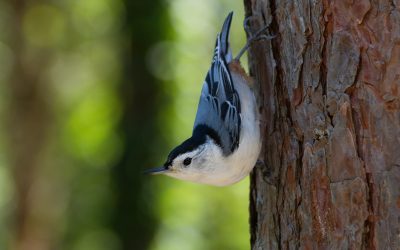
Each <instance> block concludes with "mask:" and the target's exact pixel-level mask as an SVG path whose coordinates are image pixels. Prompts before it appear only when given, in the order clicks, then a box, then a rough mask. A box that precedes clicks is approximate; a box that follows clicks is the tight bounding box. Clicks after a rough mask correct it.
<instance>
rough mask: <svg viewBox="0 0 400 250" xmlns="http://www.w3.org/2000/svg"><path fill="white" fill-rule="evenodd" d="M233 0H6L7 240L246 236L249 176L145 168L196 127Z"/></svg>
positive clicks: (137, 242)
mask: <svg viewBox="0 0 400 250" xmlns="http://www.w3.org/2000/svg"><path fill="white" fill-rule="evenodd" d="M231 10H233V11H234V12H235V15H234V20H233V23H232V31H231V38H232V39H231V40H232V47H233V51H234V54H235V52H237V51H238V50H239V49H240V47H241V46H243V45H244V43H245V34H244V32H243V26H242V20H243V15H244V14H243V6H242V2H241V1H230V0H219V1H215V0H203V1H198V0H153V1H136V0H135V1H132V0H126V1H123V0H85V1H79V0H43V1H30V0H11V1H9V0H0V117H1V120H2V122H1V127H0V131H1V133H0V249H17V250H20V249H21V250H22V249H23V250H25V249H26V250H28V249H29V250H31V249H32V250H36V249H37V250H46V249H68V250H69V249H72V250H92V249H93V250H114V249H115V250H122V249H153V250H165V249H166V250H169V249H171V250H179V249H185V250H190V249H193V250H194V249H249V248H250V244H249V230H248V209H247V206H248V186H249V184H248V179H246V180H244V181H242V182H240V183H238V184H236V185H234V186H230V187H224V188H217V187H209V186H204V185H198V184H191V183H186V182H182V181H178V180H174V179H172V178H168V177H165V176H145V175H143V174H141V171H142V170H144V169H146V168H150V167H154V166H158V165H160V164H162V163H163V162H164V161H165V158H166V156H167V154H168V152H169V150H170V149H171V148H172V147H173V146H175V145H176V144H178V143H180V142H181V141H182V140H184V139H186V138H187V137H189V136H190V134H191V129H192V125H193V121H194V116H195V112H196V108H197V103H198V98H199V94H200V89H201V86H202V82H203V80H204V77H205V74H206V71H207V69H208V66H209V65H210V62H211V56H212V52H213V46H214V43H215V37H216V34H217V32H219V29H220V28H221V26H222V22H223V20H224V18H225V17H226V15H227V14H228V12H229V11H231Z"/></svg>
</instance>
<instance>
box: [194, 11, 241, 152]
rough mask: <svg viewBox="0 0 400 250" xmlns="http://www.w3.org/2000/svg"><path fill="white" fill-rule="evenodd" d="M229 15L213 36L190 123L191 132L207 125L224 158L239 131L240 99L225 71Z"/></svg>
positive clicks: (232, 148)
mask: <svg viewBox="0 0 400 250" xmlns="http://www.w3.org/2000/svg"><path fill="white" fill-rule="evenodd" d="M232 14H233V13H232V12H231V13H229V15H228V16H227V18H226V19H225V22H224V25H223V26H222V30H221V33H220V34H218V36H217V41H216V46H215V51H214V56H213V59H212V64H211V67H210V69H209V71H208V73H207V76H206V79H205V82H204V84H203V89H202V91H201V96H200V102H199V107H198V110H197V114H196V120H195V123H194V129H195V128H196V126H199V125H207V126H208V127H210V128H212V129H213V130H215V131H216V132H217V133H218V135H219V136H220V137H221V138H220V144H221V145H220V146H221V148H222V151H223V153H224V155H229V154H230V153H232V152H234V151H235V150H236V149H237V148H238V146H239V139H240V129H241V117H240V112H241V111H240V99H239V95H238V93H237V92H236V90H235V88H234V85H233V82H232V77H231V74H230V72H229V68H228V63H229V62H230V61H231V60H232V53H231V51H230V47H229V41H228V40H229V29H230V25H231V21H232Z"/></svg>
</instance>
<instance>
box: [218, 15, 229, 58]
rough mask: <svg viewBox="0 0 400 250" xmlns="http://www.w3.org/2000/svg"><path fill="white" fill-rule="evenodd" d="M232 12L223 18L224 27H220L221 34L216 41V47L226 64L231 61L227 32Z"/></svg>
mask: <svg viewBox="0 0 400 250" xmlns="http://www.w3.org/2000/svg"><path fill="white" fill-rule="evenodd" d="M232 15H233V12H232V11H231V12H230V13H229V14H228V16H227V17H226V18H225V22H224V25H223V26H222V29H221V33H220V34H219V36H218V39H217V46H219V49H220V55H221V56H223V57H224V58H225V60H226V63H229V62H230V61H232V52H231V50H230V47H229V30H230V27H231V22H232Z"/></svg>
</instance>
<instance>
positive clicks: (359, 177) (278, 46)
mask: <svg viewBox="0 0 400 250" xmlns="http://www.w3.org/2000/svg"><path fill="white" fill-rule="evenodd" d="M244 2H245V8H246V16H253V18H252V19H251V22H250V24H251V28H252V30H253V31H255V30H257V29H259V28H261V27H262V26H265V25H267V26H269V31H270V33H272V34H276V35H277V37H276V38H275V39H273V40H272V41H266V40H261V41H259V42H257V43H256V44H254V46H252V49H251V51H250V54H249V57H250V60H249V61H250V63H249V64H250V73H251V74H252V75H253V76H254V77H255V78H256V79H257V82H258V83H260V86H259V91H260V100H261V104H262V109H261V112H262V115H263V121H264V122H265V127H264V128H265V130H264V137H263V138H264V148H263V152H262V154H261V156H260V157H261V159H263V160H264V161H265V165H266V166H265V167H263V168H261V167H258V168H256V169H255V171H254V172H253V174H252V176H251V204H250V210H251V243H252V247H253V249H399V246H400V237H399V232H400V153H399V152H400V151H399V148H400V99H399V97H400V96H399V95H400V70H399V69H400V2H399V1H389V0H382V1H373V2H369V1H367V0H365V1H364V0H363V1H354V2H353V1H295V2H293V1H273V0H270V1H269V0H252V1H250V0H245V1H244Z"/></svg>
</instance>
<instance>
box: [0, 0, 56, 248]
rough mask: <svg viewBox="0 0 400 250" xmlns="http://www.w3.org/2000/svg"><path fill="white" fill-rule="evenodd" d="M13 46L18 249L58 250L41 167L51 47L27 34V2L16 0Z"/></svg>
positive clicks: (11, 116)
mask: <svg viewBox="0 0 400 250" xmlns="http://www.w3.org/2000/svg"><path fill="white" fill-rule="evenodd" d="M11 4H12V5H11V6H12V8H13V11H14V12H13V13H14V15H13V20H12V21H11V20H10V23H9V24H10V25H12V28H10V30H11V31H12V32H11V33H10V34H9V41H7V42H8V43H9V46H10V48H11V49H12V52H13V55H14V62H13V69H12V74H11V77H10V80H9V86H8V88H9V92H10V99H9V100H10V101H9V107H8V112H9V113H8V117H7V121H6V124H7V131H9V132H8V133H7V135H6V136H7V141H8V155H9V161H10V167H11V173H12V176H13V181H14V194H15V214H14V215H15V216H14V220H13V223H14V224H13V229H14V234H13V237H14V239H13V243H12V249H16V250H27V249H40V250H46V249H53V247H54V246H53V244H54V241H53V240H54V236H55V234H54V230H53V227H52V222H51V221H52V218H51V217H52V211H53V209H52V208H51V206H50V205H49V203H51V202H49V200H48V198H49V197H48V194H50V193H51V191H49V190H46V184H45V183H40V182H41V173H40V172H41V170H42V169H43V167H42V166H43V165H44V162H45V159H46V153H45V151H46V144H47V138H48V137H47V135H48V130H49V127H50V124H51V116H50V109H49V106H48V101H46V98H47V97H46V94H45V93H46V84H45V83H44V81H43V72H44V70H45V69H46V65H47V61H48V57H49V55H50V53H49V51H46V50H41V51H40V50H35V49H33V48H31V47H29V45H28V44H27V42H26V40H25V37H24V34H23V18H24V14H25V12H26V7H27V6H26V2H25V1H12V3H11Z"/></svg>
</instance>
